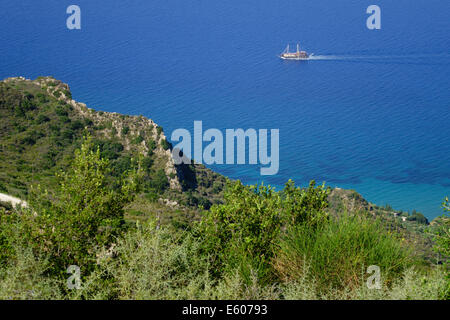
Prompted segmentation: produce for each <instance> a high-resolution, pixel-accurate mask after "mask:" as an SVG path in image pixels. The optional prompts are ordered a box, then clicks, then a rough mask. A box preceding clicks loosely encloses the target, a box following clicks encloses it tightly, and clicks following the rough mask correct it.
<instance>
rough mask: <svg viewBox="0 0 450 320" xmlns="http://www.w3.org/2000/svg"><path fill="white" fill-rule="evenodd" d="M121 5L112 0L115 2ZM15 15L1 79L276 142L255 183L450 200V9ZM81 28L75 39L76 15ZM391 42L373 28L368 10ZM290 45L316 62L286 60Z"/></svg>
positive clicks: (244, 174) (346, 5)
mask: <svg viewBox="0 0 450 320" xmlns="http://www.w3.org/2000/svg"><path fill="white" fill-rule="evenodd" d="M111 2H112V1H111ZM108 3H110V2H109V1H108V2H107V1H92V0H89V1H88V0H73V1H72V0H71V1H64V0H54V1H39V2H38V1H31V0H21V1H6V0H1V4H0V9H1V10H0V15H1V19H0V78H5V77H9V76H19V75H22V76H25V77H27V78H35V77H37V76H40V75H52V76H54V77H55V78H57V79H61V80H63V81H64V82H67V83H69V85H70V87H71V89H72V93H73V97H74V99H76V100H77V101H81V102H85V103H86V104H87V105H88V106H89V107H92V108H95V109H100V110H105V111H116V112H121V113H127V114H143V115H145V116H148V117H150V118H152V119H154V120H155V121H156V122H157V123H158V124H160V125H162V126H163V127H164V130H165V132H166V135H168V136H169V137H170V134H171V132H172V131H173V130H174V129H176V128H186V129H188V130H192V127H193V121H194V120H202V121H203V126H204V128H205V129H206V128H219V129H225V128H239V127H242V128H256V129H258V128H279V129H280V172H279V174H278V175H276V176H270V177H269V176H265V177H263V179H262V177H261V176H260V175H259V172H260V171H259V169H260V166H259V165H258V166H249V165H239V166H238V165H235V166H225V165H224V166H220V167H214V169H216V170H218V171H219V172H221V173H223V174H225V175H228V176H230V177H232V178H240V179H241V180H243V181H244V182H246V183H255V182H258V181H261V180H264V182H265V183H269V184H273V185H276V186H281V185H282V184H283V183H284V182H285V181H286V180H287V179H288V178H293V179H294V180H295V181H296V182H298V183H300V184H302V185H304V184H306V183H307V182H308V181H309V180H310V179H316V180H317V181H319V182H321V181H326V183H327V184H329V185H330V186H340V187H344V188H353V189H355V190H357V191H358V192H360V193H361V194H362V195H363V196H364V197H365V198H366V199H368V200H369V201H372V202H375V203H377V204H380V205H384V204H386V203H389V204H391V205H392V206H393V207H394V208H397V209H402V210H412V209H417V210H419V211H422V212H423V213H424V214H425V215H426V216H427V217H429V218H433V217H435V216H437V215H438V214H440V213H441V209H440V204H441V202H442V200H443V198H444V197H445V196H446V195H450V143H449V141H450V139H449V138H450V125H449V124H450V90H449V87H450V81H449V80H450V37H449V31H450V20H449V18H448V17H449V14H450V2H449V1H446V0H442V1H435V0H434V1H433V0H396V1H385V0H373V1H372V0H371V1H365V0H343V1H331V0H329V1H320V0H319V1H300V0H295V1H292V0H283V1H279V0H264V1H261V0H251V1H247V0H239V1H238V0H229V1H216V0H195V1H192V0H164V1H159V0H158V1H157V0H152V1H144V0H134V1H114V2H113V3H112V4H108ZM70 4H77V5H79V6H80V7H81V10H82V29H81V30H78V31H70V30H68V29H67V28H66V22H65V21H66V18H67V15H66V13H65V11H66V8H67V6H69V5H70ZM371 4H377V5H379V6H380V7H381V10H382V29H381V30H377V31H371V30H368V29H367V28H366V19H367V17H368V15H367V14H366V13H365V12H366V8H367V7H368V6H369V5H371ZM297 41H299V42H301V44H302V46H303V47H304V48H305V49H306V50H308V51H310V52H314V53H315V54H316V55H317V56H319V59H317V60H313V61H308V62H293V61H282V60H280V59H278V58H277V57H276V55H277V54H278V53H279V52H280V51H282V50H283V49H284V47H285V46H286V44H287V43H291V45H294V44H295V43H296V42H297Z"/></svg>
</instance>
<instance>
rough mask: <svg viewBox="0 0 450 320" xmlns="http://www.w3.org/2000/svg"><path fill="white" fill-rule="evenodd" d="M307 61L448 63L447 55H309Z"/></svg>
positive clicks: (449, 59)
mask: <svg viewBox="0 0 450 320" xmlns="http://www.w3.org/2000/svg"><path fill="white" fill-rule="evenodd" d="M308 60H328V61H349V62H350V61H353V62H394V63H395V62H406V63H407V62H409V61H411V62H417V61H418V60H419V61H426V60H428V61H430V60H442V61H446V62H449V61H450V55H449V54H416V55H311V56H310V57H309V59H308Z"/></svg>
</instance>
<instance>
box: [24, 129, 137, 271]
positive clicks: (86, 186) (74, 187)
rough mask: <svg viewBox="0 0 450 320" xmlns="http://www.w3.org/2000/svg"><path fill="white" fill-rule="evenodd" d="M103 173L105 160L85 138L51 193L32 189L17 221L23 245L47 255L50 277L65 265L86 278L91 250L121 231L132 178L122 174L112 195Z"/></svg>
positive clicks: (132, 187) (93, 257) (133, 186)
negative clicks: (75, 269)
mask: <svg viewBox="0 0 450 320" xmlns="http://www.w3.org/2000/svg"><path fill="white" fill-rule="evenodd" d="M108 173H109V161H108V160H107V159H102V158H101V157H100V150H99V149H98V148H97V150H96V151H93V150H92V141H91V139H90V138H85V139H84V141H83V144H82V146H81V149H80V150H78V151H77V152H76V154H75V159H74V161H73V164H72V167H71V168H70V170H68V172H62V173H60V174H58V180H59V187H58V188H57V190H56V192H53V193H50V192H48V191H46V190H45V191H44V190H42V188H41V187H40V186H38V187H37V188H33V189H32V192H31V198H30V200H29V203H30V209H29V210H27V211H26V212H23V213H22V214H21V215H20V217H19V219H20V220H21V222H22V223H23V227H24V229H25V230H24V231H26V232H24V235H23V236H24V241H25V242H26V244H27V245H29V246H31V247H32V248H33V249H34V250H35V251H36V252H37V253H38V254H42V253H44V254H46V255H48V256H49V261H50V263H51V271H52V272H54V273H65V270H66V268H67V267H68V266H69V265H77V266H79V267H80V268H81V270H82V272H84V274H87V273H89V272H90V271H91V270H92V268H93V266H94V265H95V260H96V255H95V253H96V251H97V249H98V248H100V247H104V246H109V245H110V244H111V243H112V242H113V241H114V239H115V237H116V236H118V235H119V234H120V233H121V232H122V231H123V230H124V206H125V205H126V204H128V203H129V202H130V201H131V200H132V197H133V194H134V190H135V189H136V184H135V182H134V174H132V173H129V172H128V177H125V176H124V177H123V178H122V180H121V183H120V185H119V187H118V188H116V189H115V190H112V189H111V188H110V187H109V186H108V185H107V183H106V176H107V175H108Z"/></svg>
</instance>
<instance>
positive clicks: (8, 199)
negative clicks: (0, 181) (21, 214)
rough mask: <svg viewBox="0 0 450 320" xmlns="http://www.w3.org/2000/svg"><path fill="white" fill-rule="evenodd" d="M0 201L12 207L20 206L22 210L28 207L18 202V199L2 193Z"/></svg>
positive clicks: (20, 201) (23, 202)
mask: <svg viewBox="0 0 450 320" xmlns="http://www.w3.org/2000/svg"><path fill="white" fill-rule="evenodd" d="M0 201H3V202H9V203H11V204H12V205H13V206H14V207H15V206H17V205H20V206H22V207H24V208H26V207H28V204H27V203H26V202H25V201H23V200H20V199H19V198H16V197H11V196H9V195H7V194H4V193H0Z"/></svg>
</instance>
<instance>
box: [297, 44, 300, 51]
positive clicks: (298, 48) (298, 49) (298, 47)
mask: <svg viewBox="0 0 450 320" xmlns="http://www.w3.org/2000/svg"><path fill="white" fill-rule="evenodd" d="M297 53H300V45H299V44H298V43H297Z"/></svg>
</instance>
